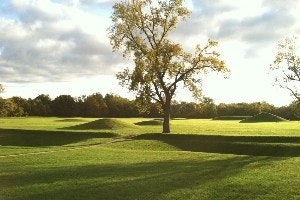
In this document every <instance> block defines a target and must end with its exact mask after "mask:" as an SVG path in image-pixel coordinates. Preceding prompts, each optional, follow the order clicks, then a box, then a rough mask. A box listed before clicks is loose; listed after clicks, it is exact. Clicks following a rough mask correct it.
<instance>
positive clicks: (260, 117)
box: [240, 112, 287, 123]
mask: <svg viewBox="0 0 300 200" xmlns="http://www.w3.org/2000/svg"><path fill="white" fill-rule="evenodd" d="M282 121H287V120H286V119H284V118H282V117H279V116H277V115H274V114H271V113H266V112H263V113H260V114H257V115H254V116H253V117H249V118H246V119H243V120H242V121H240V123H256V122H282Z"/></svg>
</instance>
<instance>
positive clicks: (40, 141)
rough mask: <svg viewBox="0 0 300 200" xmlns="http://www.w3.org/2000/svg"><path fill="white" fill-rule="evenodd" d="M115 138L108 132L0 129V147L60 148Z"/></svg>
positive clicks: (113, 134)
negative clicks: (83, 142)
mask: <svg viewBox="0 0 300 200" xmlns="http://www.w3.org/2000/svg"><path fill="white" fill-rule="evenodd" d="M116 136H117V134H116V133H110V132H101V133H96V132H71V131H45V130H23V129H0V145H2V146H24V147H43V146H62V145H66V144H71V143H76V142H80V141H84V140H87V139H92V138H112V137H116Z"/></svg>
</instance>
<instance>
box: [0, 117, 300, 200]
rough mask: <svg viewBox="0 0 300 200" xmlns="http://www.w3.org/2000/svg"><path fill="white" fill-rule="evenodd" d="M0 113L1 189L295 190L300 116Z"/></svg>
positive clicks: (180, 193) (257, 194) (54, 194)
mask: <svg viewBox="0 0 300 200" xmlns="http://www.w3.org/2000/svg"><path fill="white" fill-rule="evenodd" d="M160 124H161V121H160V120H159V119H144V118H129V119H95V118H0V199H4V200H6V199H300V173H299V172H300V123H299V122H280V123H239V121H227V120H226V121H221V120H220V121H219V120H197V119H189V120H187V119H174V120H172V121H171V128H172V134H168V135H163V134H160V132H161V125H160Z"/></svg>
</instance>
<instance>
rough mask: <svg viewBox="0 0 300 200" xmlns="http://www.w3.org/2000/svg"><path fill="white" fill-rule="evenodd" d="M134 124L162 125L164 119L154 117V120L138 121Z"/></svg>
mask: <svg viewBox="0 0 300 200" xmlns="http://www.w3.org/2000/svg"><path fill="white" fill-rule="evenodd" d="M134 124H135V125H138V126H157V125H162V124H163V120H162V119H152V120H147V121H141V122H137V123H134Z"/></svg>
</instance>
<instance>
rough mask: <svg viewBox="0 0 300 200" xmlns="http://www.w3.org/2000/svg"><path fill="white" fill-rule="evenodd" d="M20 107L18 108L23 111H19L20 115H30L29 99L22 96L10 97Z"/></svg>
mask: <svg viewBox="0 0 300 200" xmlns="http://www.w3.org/2000/svg"><path fill="white" fill-rule="evenodd" d="M10 99H11V100H12V101H13V102H14V103H15V104H16V106H17V107H18V110H20V111H21V112H19V115H20V116H25V115H28V114H29V113H28V110H29V104H28V100H27V99H24V98H22V97H17V96H14V97H11V98H10Z"/></svg>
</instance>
